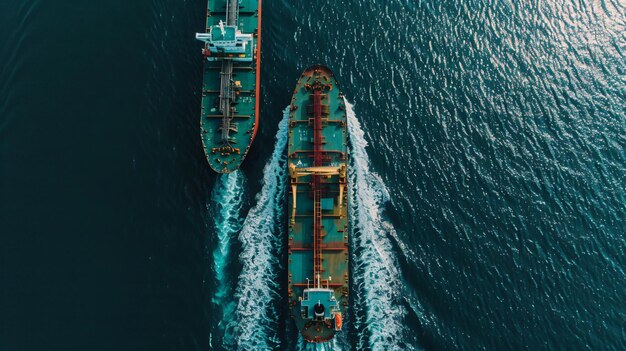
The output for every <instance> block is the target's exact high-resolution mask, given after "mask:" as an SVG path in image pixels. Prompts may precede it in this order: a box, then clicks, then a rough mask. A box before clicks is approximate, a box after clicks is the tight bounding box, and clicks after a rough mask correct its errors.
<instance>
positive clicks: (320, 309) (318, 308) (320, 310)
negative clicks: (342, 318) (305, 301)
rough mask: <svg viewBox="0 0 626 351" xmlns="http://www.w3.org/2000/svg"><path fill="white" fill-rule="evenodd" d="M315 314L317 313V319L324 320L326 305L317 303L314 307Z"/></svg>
mask: <svg viewBox="0 0 626 351" xmlns="http://www.w3.org/2000/svg"><path fill="white" fill-rule="evenodd" d="M313 312H315V319H318V320H319V319H324V305H322V304H321V302H319V301H318V302H317V304H316V305H315V306H313Z"/></svg>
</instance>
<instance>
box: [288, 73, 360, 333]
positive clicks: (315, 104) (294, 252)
mask: <svg viewBox="0 0 626 351" xmlns="http://www.w3.org/2000/svg"><path fill="white" fill-rule="evenodd" d="M347 164H348V149H347V115H346V107H345V103H344V100H343V95H342V93H341V91H340V90H339V86H338V84H337V81H336V80H335V77H334V74H333V72H332V71H331V70H330V69H329V68H328V67H325V66H320V65H317V66H312V67H309V68H307V69H306V70H305V71H304V73H303V74H302V76H301V77H300V79H299V80H298V83H297V85H296V88H295V90H294V93H293V98H292V100H291V106H290V113H289V147H288V167H289V196H288V211H289V214H288V221H289V223H288V225H289V238H288V240H289V242H288V250H289V252H288V257H289V263H288V266H289V277H288V283H289V288H288V293H289V303H290V313H291V317H292V318H293V320H294V321H295V323H296V326H297V327H298V329H299V330H300V333H301V334H302V336H303V337H304V339H305V340H306V341H308V342H326V341H329V340H331V339H332V338H333V336H334V335H335V333H336V332H337V331H339V330H341V328H342V324H343V316H344V315H345V310H346V308H347V306H348V292H349V291H348V204H347V202H348V194H347Z"/></svg>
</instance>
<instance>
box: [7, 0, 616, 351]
mask: <svg viewBox="0 0 626 351" xmlns="http://www.w3.org/2000/svg"><path fill="white" fill-rule="evenodd" d="M205 10H206V3H203V2H202V1H189V0H186V1H180V2H173V1H167V0H153V1H149V0H137V1H132V2H128V1H124V2H122V1H113V2H106V3H97V4H96V3H88V2H82V1H71V0H60V1H55V2H51V1H43V0H35V1H16V0H5V1H2V2H0V32H1V33H3V35H2V37H1V39H0V281H1V282H2V283H1V285H0V349H2V350H11V351H12V350H85V349H89V350H207V349H218V350H219V349H243V350H249V349H258V348H261V349H265V348H270V349H307V348H309V349H310V348H311V347H310V346H308V345H304V344H303V343H302V341H301V340H298V337H297V332H296V331H295V330H293V327H292V326H291V324H290V323H289V321H288V320H287V310H286V306H285V299H284V297H283V296H284V293H285V289H284V288H283V287H284V286H285V283H286V281H285V277H284V274H283V273H284V272H285V267H284V264H283V262H284V259H285V255H284V252H283V250H281V245H283V241H282V238H283V233H282V229H281V227H280V226H277V225H275V223H276V222H279V223H280V222H281V216H282V215H283V212H282V196H283V193H282V191H284V190H283V189H282V188H281V187H280V186H278V184H280V182H281V181H280V179H282V178H281V177H282V176H283V175H281V173H279V172H278V170H279V169H283V167H282V166H281V165H282V162H283V161H281V160H282V159H281V153H280V148H281V142H283V143H284V141H283V140H284V139H281V135H283V134H284V133H283V134H281V129H280V128H279V126H280V122H281V120H282V119H283V109H284V108H285V106H287V105H288V104H289V101H290V96H291V93H292V90H293V86H294V84H295V81H296V78H297V77H298V76H299V75H300V73H301V71H302V70H303V69H304V68H305V67H306V66H308V65H310V64H314V63H326V64H328V65H329V66H330V67H332V68H333V70H334V71H335V73H336V75H337V77H338V79H339V82H340V83H341V85H342V90H343V91H344V93H345V95H346V97H347V99H348V101H349V102H350V103H351V104H353V110H352V114H351V116H352V117H351V124H350V133H351V144H352V145H351V147H352V149H351V152H352V164H351V175H350V181H351V187H352V192H351V206H352V207H351V226H352V228H353V238H352V248H353V250H352V256H351V258H352V262H353V265H352V270H353V272H352V277H353V279H354V280H353V291H352V297H353V301H352V305H351V309H350V310H351V314H350V315H349V316H348V321H347V324H346V326H347V330H346V332H345V333H343V334H342V335H341V337H340V338H339V339H338V340H337V341H336V342H335V343H334V344H332V345H326V346H325V348H326V349H341V350H349V349H352V350H368V349H371V350H388V349H416V350H419V349H424V350H456V349H464V350H477V349H478V350H481V349H482V350H526V349H528V350H548V349H550V350H553V349H559V350H623V349H624V348H625V345H626V329H625V327H624V325H625V323H624V321H626V307H624V306H625V305H624V302H623V301H624V291H626V273H625V269H626V254H625V252H626V238H625V233H626V189H625V188H626V186H625V184H626V137H625V135H626V64H625V62H626V36H625V35H624V33H626V20H625V18H626V6H625V5H624V3H623V2H620V1H615V0H614V1H609V0H604V1H602V0H598V1H569V0H562V1H559V0H553V1H526V2H515V1H496V0H485V1H471V0H451V1H443V2H436V1H426V0H424V1H409V0H388V1H387V0H386V1H368V2H363V1H354V0H347V1H343V2H341V3H339V2H337V1H329V0H320V1H315V2H309V1H301V2H292V1H285V0H282V1H281V0H274V1H270V0H268V1H265V3H264V23H263V31H264V46H263V55H262V60H263V69H262V70H263V72H262V74H263V75H262V97H263V104H262V107H261V112H262V123H261V126H260V128H261V129H260V131H259V134H258V135H257V139H256V141H255V144H254V146H253V148H252V150H251V152H250V153H249V155H248V159H247V161H246V163H245V164H244V166H243V168H242V169H241V172H240V173H239V174H237V175H236V176H234V177H232V178H221V179H220V178H219V177H217V175H215V174H213V173H212V172H211V171H210V169H209V167H208V165H207V164H206V161H205V159H204V155H203V151H202V146H201V142H200V139H199V106H200V85H201V75H200V73H201V64H202V61H201V56H200V45H199V43H198V42H196V41H195V40H194V39H193V37H194V33H195V32H196V31H199V30H202V29H203V17H204V15H205ZM283 137H284V135H283ZM228 183H230V184H232V183H235V184H237V185H238V187H236V190H235V191H230V192H229V191H226V188H228V187H227V186H226V184H228ZM216 226H217V227H216ZM239 228H241V229H239ZM235 233H236V234H235ZM229 236H230V240H229ZM220 267H223V269H220ZM219 272H221V273H219Z"/></svg>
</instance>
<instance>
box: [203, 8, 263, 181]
mask: <svg viewBox="0 0 626 351" xmlns="http://www.w3.org/2000/svg"><path fill="white" fill-rule="evenodd" d="M196 39H198V40H200V41H202V42H204V48H203V49H202V55H203V57H204V65H203V83H202V108H201V122H200V126H201V137H202V145H203V146H204V152H205V154H206V158H207V161H208V162H209V165H210V166H211V168H212V169H213V170H215V171H216V172H218V173H231V172H233V171H235V170H237V169H238V168H239V166H240V165H241V163H242V162H243V160H244V158H245V157H246V154H247V153H248V150H249V149H250V145H251V144H252V141H253V140H254V137H255V135H256V132H257V129H258V126H259V88H260V66H261V65H260V59H261V0H209V1H208V7H207V19H206V31H205V32H204V33H196Z"/></svg>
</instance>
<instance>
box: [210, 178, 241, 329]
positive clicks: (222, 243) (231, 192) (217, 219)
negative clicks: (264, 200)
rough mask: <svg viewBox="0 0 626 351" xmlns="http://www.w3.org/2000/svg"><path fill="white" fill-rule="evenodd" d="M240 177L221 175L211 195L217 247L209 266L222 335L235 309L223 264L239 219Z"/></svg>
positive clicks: (227, 259) (226, 258) (228, 254)
mask: <svg viewBox="0 0 626 351" xmlns="http://www.w3.org/2000/svg"><path fill="white" fill-rule="evenodd" d="M243 185H244V176H243V175H242V173H241V172H240V171H236V172H233V173H230V174H222V175H221V176H220V177H219V178H218V180H217V183H216V184H215V188H214V189H213V193H212V194H211V202H212V204H213V208H214V209H215V210H214V211H212V212H213V213H214V217H213V219H214V224H215V231H216V233H217V245H216V248H215V250H214V251H213V267H214V270H215V280H216V283H217V286H216V290H215V294H214V295H213V303H214V304H215V305H216V306H217V307H218V308H219V309H221V311H222V318H221V319H220V323H219V328H220V332H221V333H222V334H226V333H229V331H228V330H227V328H228V326H227V324H228V322H229V320H231V319H232V318H231V315H232V313H233V311H234V309H235V301H234V300H233V299H232V293H233V291H232V290H233V289H232V285H231V284H229V283H228V281H227V274H226V265H227V264H228V263H229V262H230V260H231V258H230V247H231V243H232V239H233V238H234V237H235V236H236V235H237V233H239V231H240V230H241V226H242V224H243V220H242V219H241V206H242V203H243V189H244V186H243Z"/></svg>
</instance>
